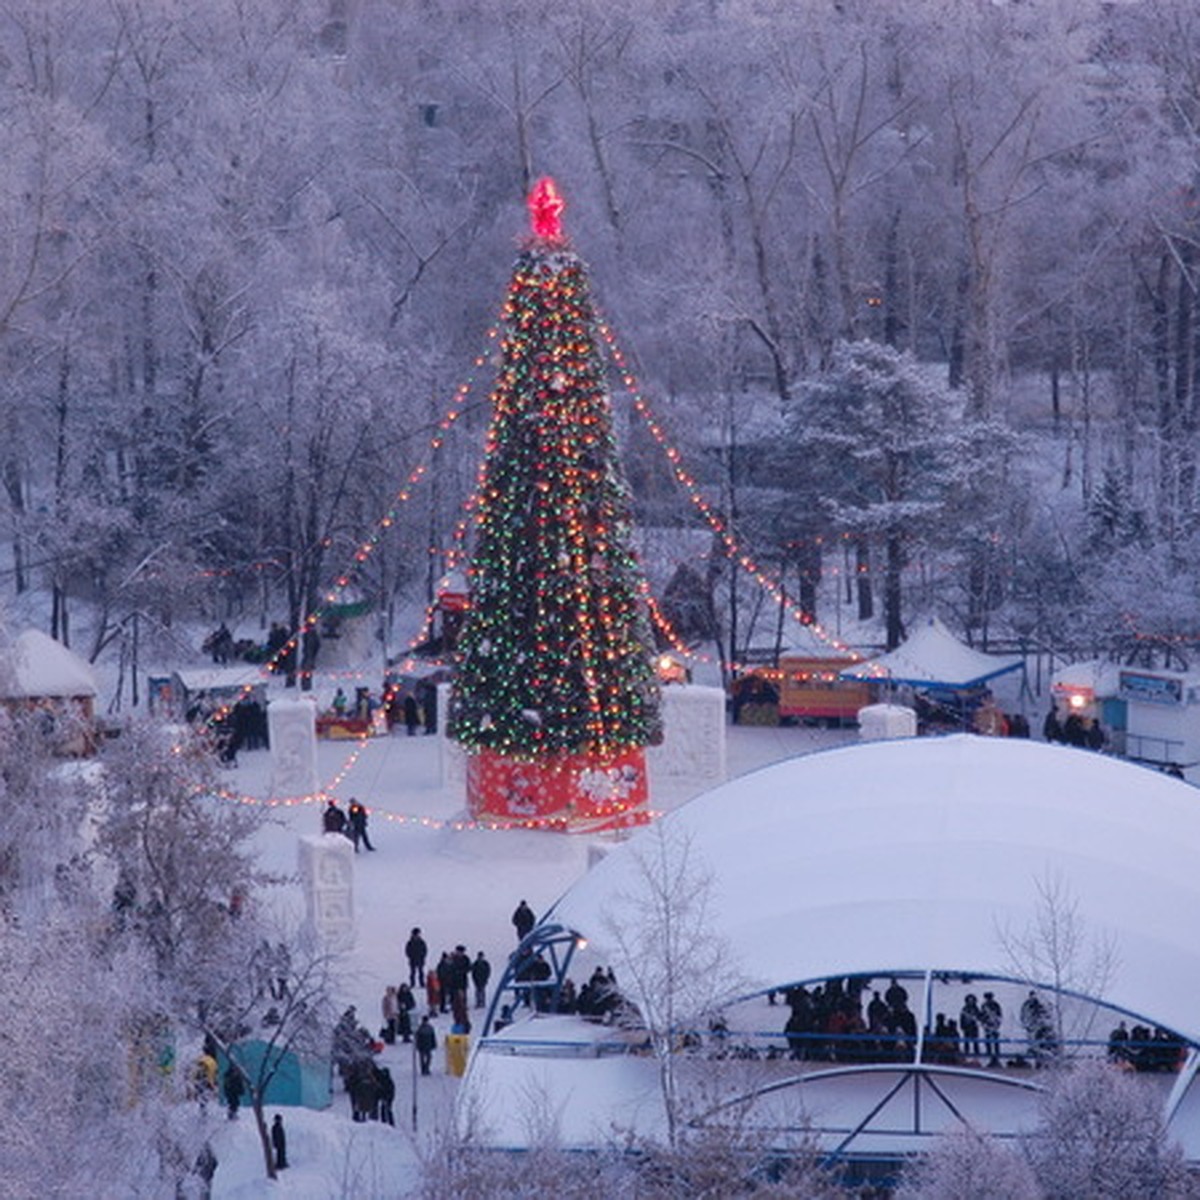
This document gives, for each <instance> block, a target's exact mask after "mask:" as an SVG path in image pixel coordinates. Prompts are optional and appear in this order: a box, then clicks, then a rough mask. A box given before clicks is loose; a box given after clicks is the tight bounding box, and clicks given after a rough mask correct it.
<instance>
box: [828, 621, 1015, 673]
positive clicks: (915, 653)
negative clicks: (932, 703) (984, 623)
mask: <svg viewBox="0 0 1200 1200" xmlns="http://www.w3.org/2000/svg"><path fill="white" fill-rule="evenodd" d="M1020 666H1021V659H1020V658H1001V657H999V656H997V655H994V654H983V653H981V652H980V651H979V650H973V649H972V648H971V647H970V646H968V645H966V644H965V643H964V642H960V641H959V640H958V638H956V637H955V636H954V634H952V633H951V632H950V630H948V629H947V628H946V626H945V625H943V624H942V622H941V621H939V620H938V618H937V617H930V618H929V620H928V621H926V622H925V624H924V625H922V626H921V627H920V628H919V629H918V630H917V631H916V632H915V633H913V635H912V636H911V637H909V638H908V639H907V640H906V641H904V642H903V643H901V644H900V645H899V646H897V647H896V649H895V650H892V651H890V652H889V653H887V654H883V655H881V656H880V657H879V658H873V659H872V660H871V661H870V662H866V663H862V664H861V665H859V666H857V667H848V668H847V669H846V670H844V671H843V672H842V677H843V678H846V679H889V680H891V681H892V682H893V683H907V684H912V685H914V686H917V687H920V686H926V687H928V686H931V685H939V686H941V687H970V686H972V685H975V684H980V683H983V682H984V681H985V680H988V679H992V678H994V677H995V676H997V675H1003V674H1004V673H1005V672H1007V671H1015V670H1017V669H1018V668H1019V667H1020Z"/></svg>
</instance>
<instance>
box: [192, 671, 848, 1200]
mask: <svg viewBox="0 0 1200 1200" xmlns="http://www.w3.org/2000/svg"><path fill="white" fill-rule="evenodd" d="M330 691H332V689H330ZM728 732H729V743H728V766H729V772H728V773H729V775H730V776H731V777H732V776H734V775H739V774H743V773H745V772H746V771H749V770H753V769H755V768H756V767H759V766H764V765H766V764H768V763H771V762H775V761H778V760H780V759H782V758H787V757H791V756H792V755H795V754H802V753H806V752H809V751H812V750H816V749H820V748H822V747H824V746H828V745H835V744H841V743H844V742H846V741H847V740H852V739H853V737H854V736H855V735H854V734H853V733H852V732H830V731H826V730H808V729H792V728H787V729H785V728H735V729H730V730H729V731H728ZM354 748H355V743H351V742H344V741H343V742H333V741H322V742H319V743H318V761H319V768H320V774H321V779H322V782H323V783H324V784H326V785H328V783H329V781H331V780H334V779H336V778H337V777H338V776H339V775H341V773H342V772H343V770H345V768H346V765H347V763H348V762H349V760H350V759H351V756H352V753H353V751H354ZM223 782H224V783H225V784H226V786H227V787H228V788H229V789H230V790H231V791H233V792H236V793H239V794H243V795H245V796H250V797H260V798H265V797H266V796H267V794H268V789H269V786H270V756H269V754H268V753H266V752H265V751H257V752H254V753H243V754H242V755H241V758H240V762H239V765H238V766H237V767H236V768H234V769H232V770H230V771H228V772H226V773H225V775H224V778H223ZM333 790H334V792H335V794H336V795H337V797H338V799H339V800H340V801H347V800H349V798H350V797H351V796H357V797H358V798H359V800H361V801H362V802H363V803H364V804H365V805H366V806H367V807H368V809H369V810H370V812H371V818H370V825H369V835H370V837H371V841H372V843H373V844H374V845H375V846H376V847H377V849H376V851H375V853H367V852H366V851H363V852H362V853H360V854H359V855H357V856H356V858H355V882H354V886H355V918H356V936H355V942H354V945H353V947H350V948H348V950H347V953H346V956H345V962H344V966H343V969H342V980H341V986H340V988H339V990H338V994H337V996H336V997H335V1000H336V1004H337V1006H338V1007H339V1008H343V1007H345V1006H346V1005H349V1004H353V1005H355V1006H356V1007H357V1009H358V1011H359V1013H360V1016H361V1017H362V1019H363V1021H364V1024H367V1025H368V1027H369V1028H372V1029H374V1028H375V1027H377V1026H378V1025H379V1024H380V1015H379V1014H380V1000H381V998H382V995H383V991H384V988H385V987H386V986H387V985H388V984H391V983H399V982H400V981H401V980H402V979H406V978H407V967H406V964H405V961H404V952H403V945H404V942H405V940H406V939H407V937H408V933H409V930H410V929H411V928H412V926H413V925H419V926H420V927H421V928H422V930H423V931H424V934H425V937H426V940H427V941H428V943H429V948H430V954H431V957H432V958H433V959H434V960H436V959H437V957H438V956H439V955H440V953H441V951H442V950H443V949H452V948H453V947H454V946H455V945H456V944H458V943H462V944H463V945H465V946H466V947H467V949H468V951H469V952H470V954H471V956H472V957H474V956H475V953H476V951H478V950H483V951H484V952H485V954H486V955H487V957H488V958H489V959H490V960H491V962H492V963H493V967H494V970H495V971H496V972H497V973H498V972H499V970H500V968H501V967H502V965H503V963H504V961H505V959H506V957H507V955H508V953H509V951H510V950H511V949H512V948H513V946H514V945H515V937H514V932H513V928H512V925H511V924H510V920H509V918H510V916H511V913H512V910H513V908H514V907H515V906H516V904H517V901H518V900H521V899H526V900H528V902H529V904H530V906H531V907H532V908H533V909H534V910H535V911H536V912H538V913H541V912H543V911H545V909H547V908H548V907H549V906H550V905H551V904H552V903H553V902H554V901H555V900H557V899H558V897H559V896H560V895H561V894H562V893H563V892H564V891H565V890H566V889H567V888H568V887H569V886H570V885H571V884H572V883H573V882H574V880H575V879H577V878H578V877H579V876H580V875H581V874H582V873H583V872H584V871H585V870H586V869H587V858H588V845H589V841H590V840H591V839H590V838H588V837H584V836H579V837H575V836H571V835H564V834H560V833H544V832H535V831H528V830H505V831H490V830H481V829H461V828H458V829H456V828H453V827H452V826H451V825H444V824H441V823H442V822H455V821H462V820H464V819H465V817H466V812H465V810H464V807H463V797H462V793H461V789H460V787H454V786H451V787H444V786H443V784H442V781H441V770H440V764H439V757H438V744H437V739H436V738H432V737H424V736H420V735H418V736H416V737H411V738H410V737H408V736H406V735H405V734H404V733H403V731H399V732H397V733H395V734H394V735H392V736H391V737H383V738H375V739H371V740H370V741H368V742H367V743H366V745H365V746H363V747H362V750H361V753H360V754H359V755H358V757H357V758H356V759H355V760H354V761H353V764H352V766H351V767H350V769H349V771H348V772H347V773H346V775H345V777H344V778H342V779H340V780H339V782H338V784H337V786H336V787H335V788H334V789H333ZM687 798H688V796H687V795H686V794H679V795H668V796H665V797H664V796H660V797H656V798H655V799H654V800H653V801H652V803H654V804H656V805H659V806H662V807H668V808H669V807H674V806H675V805H676V804H678V803H681V802H682V801H683V800H685V799H687ZM422 820H423V821H424V823H422ZM319 830H320V805H319V804H317V803H309V804H296V805H290V806H279V807H276V808H274V809H273V810H272V813H271V820H270V821H269V823H268V825H267V827H266V828H265V829H264V830H263V831H262V833H261V834H260V835H259V845H260V852H261V856H262V862H263V865H264V866H265V867H267V868H269V869H272V870H276V871H279V872H282V873H288V874H290V873H294V871H295V869H296V855H297V843H298V838H299V837H300V836H303V835H306V834H310V833H316V832H319ZM302 906H303V901H302V898H301V896H300V893H299V888H298V887H297V888H296V889H295V890H294V891H292V892H290V893H289V896H288V900H287V907H288V910H289V912H290V913H291V915H293V916H295V917H297V918H298V917H299V916H300V915H301V914H302ZM437 1024H438V1025H439V1026H440V1028H439V1029H438V1036H439V1041H440V1040H441V1038H442V1036H443V1035H444V1034H445V1033H446V1032H447V1030H448V1027H449V1018H448V1017H442V1018H440V1020H439V1021H438V1022H437ZM381 1062H382V1064H383V1065H385V1066H388V1067H390V1068H391V1071H392V1074H393V1076H394V1077H395V1079H396V1086H397V1099H396V1106H395V1107H396V1121H397V1127H396V1129H394V1130H393V1129H390V1128H386V1127H381V1126H366V1125H356V1124H354V1123H352V1122H351V1121H350V1117H349V1105H348V1103H347V1101H346V1097H345V1095H344V1094H343V1093H341V1092H340V1091H339V1092H336V1093H335V1097H334V1105H333V1108H332V1110H331V1112H329V1113H315V1112H309V1111H304V1110H295V1109H284V1110H282V1111H283V1112H284V1120H285V1122H286V1124H287V1127H288V1129H289V1142H290V1151H289V1153H290V1157H291V1160H292V1166H291V1167H290V1168H289V1170H288V1171H286V1172H284V1173H283V1175H282V1176H281V1178H280V1180H279V1182H278V1184H276V1185H275V1186H271V1185H270V1184H269V1183H268V1181H267V1180H266V1179H265V1174H264V1171H263V1164H262V1159H261V1153H260V1151H259V1148H258V1142H257V1138H256V1136H255V1133H254V1126H253V1122H252V1120H250V1119H247V1118H248V1114H243V1117H242V1118H241V1119H239V1120H238V1121H237V1122H230V1121H226V1120H224V1118H222V1117H220V1116H210V1117H209V1118H208V1120H209V1121H210V1122H211V1123H212V1124H213V1126H214V1135H213V1145H214V1147H215V1149H216V1153H217V1156H218V1160H219V1162H220V1166H219V1167H218V1171H217V1177H216V1179H215V1180H214V1190H213V1195H214V1197H215V1198H216V1200H252V1198H256V1197H261V1196H288V1197H305V1198H309V1197H311V1198H313V1200H316V1198H318V1197H320V1198H321V1200H326V1198H329V1197H336V1196H343V1195H347V1196H349V1195H354V1196H355V1197H356V1198H364V1197H371V1196H379V1197H383V1196H392V1197H394V1196H396V1195H400V1194H403V1192H398V1191H397V1187H398V1186H404V1185H403V1183H402V1182H401V1181H403V1180H411V1179H413V1178H414V1177H415V1163H416V1159H417V1149H416V1145H417V1143H416V1142H415V1141H414V1137H413V1135H412V1125H413V1119H412V1108H413V1064H412V1059H411V1051H410V1049H409V1047H407V1046H403V1045H397V1046H394V1047H387V1048H386V1049H385V1050H384V1052H383V1055H382V1057H381ZM456 1083H457V1081H456V1080H454V1079H453V1078H452V1077H450V1076H447V1075H446V1074H445V1072H444V1064H443V1058H442V1051H441V1047H440V1046H439V1050H438V1054H437V1056H436V1057H435V1063H434V1074H433V1075H432V1076H430V1077H429V1078H427V1079H419V1080H418V1092H417V1105H416V1107H417V1125H418V1130H419V1134H418V1139H419V1140H420V1141H422V1142H426V1143H427V1141H428V1139H429V1138H431V1137H435V1136H436V1132H437V1131H438V1130H441V1129H444V1128H445V1125H446V1121H447V1120H448V1116H449V1111H450V1107H451V1105H452V1103H453V1091H454V1088H455V1086H456Z"/></svg>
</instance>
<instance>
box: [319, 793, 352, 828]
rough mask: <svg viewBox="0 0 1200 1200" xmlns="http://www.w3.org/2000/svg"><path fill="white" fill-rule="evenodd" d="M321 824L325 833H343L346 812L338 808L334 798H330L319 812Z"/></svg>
mask: <svg viewBox="0 0 1200 1200" xmlns="http://www.w3.org/2000/svg"><path fill="white" fill-rule="evenodd" d="M321 825H322V828H323V829H324V830H325V832H326V833H345V832H346V814H345V813H344V812H342V810H341V809H340V808H338V804H337V801H336V800H330V802H329V803H328V804H327V805H325V811H324V812H323V813H322V814H321Z"/></svg>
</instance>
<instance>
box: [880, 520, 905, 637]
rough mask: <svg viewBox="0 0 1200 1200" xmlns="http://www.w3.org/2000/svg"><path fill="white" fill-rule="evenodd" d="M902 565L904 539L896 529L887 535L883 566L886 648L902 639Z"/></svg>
mask: <svg viewBox="0 0 1200 1200" xmlns="http://www.w3.org/2000/svg"><path fill="white" fill-rule="evenodd" d="M903 567H904V539H903V538H902V537H901V535H900V532H899V531H898V530H895V529H892V530H889V531H888V535H887V561H886V564H885V567H884V584H883V609H884V613H885V616H886V621H887V648H888V649H889V650H895V648H896V647H897V646H898V645H900V643H901V642H902V641H904V621H903V619H902V617H901V592H900V577H901V571H902V570H903Z"/></svg>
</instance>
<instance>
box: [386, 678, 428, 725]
mask: <svg viewBox="0 0 1200 1200" xmlns="http://www.w3.org/2000/svg"><path fill="white" fill-rule="evenodd" d="M383 709H384V715H385V716H386V718H387V727H388V733H391V732H392V730H393V729H395V728H396V727H397V726H398V725H403V726H404V729H405V732H406V733H407V734H408V736H409V737H414V736H415V735H416V734H417V733H418V731H424V732H425V733H426V734H434V733H437V728H438V714H437V685H436V684H433V683H427V682H421V683H418V684H417V685H416V687H415V688H414V687H410V686H408V685H404V684H401V683H399V682H398V681H397V680H395V679H394V678H392V677H391V676H387V677H385V678H384V681H383Z"/></svg>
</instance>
